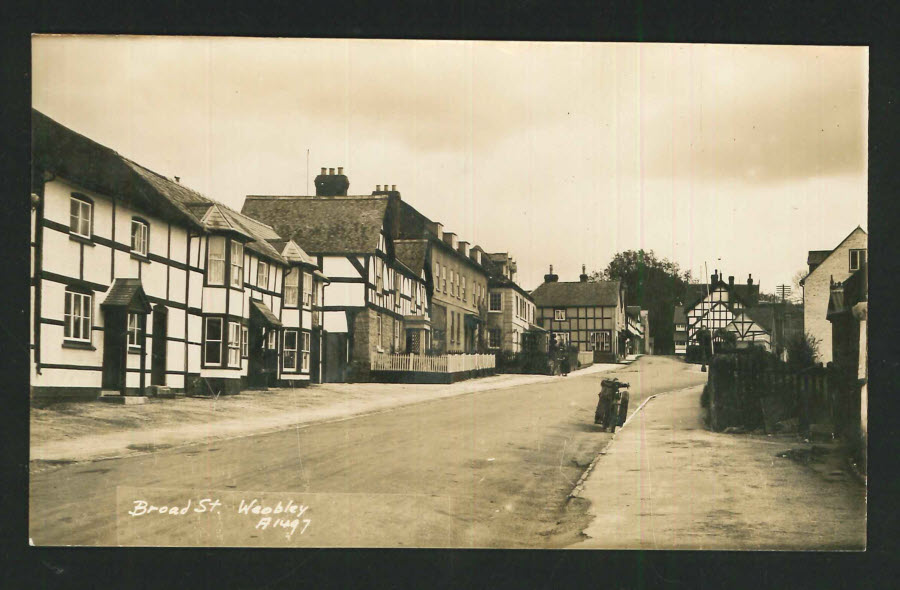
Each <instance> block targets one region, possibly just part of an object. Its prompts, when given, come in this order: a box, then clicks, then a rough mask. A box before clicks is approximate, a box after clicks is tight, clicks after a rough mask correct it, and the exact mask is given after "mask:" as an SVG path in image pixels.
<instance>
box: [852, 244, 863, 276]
mask: <svg viewBox="0 0 900 590" xmlns="http://www.w3.org/2000/svg"><path fill="white" fill-rule="evenodd" d="M865 264H866V251H865V249H859V250H850V270H851V271H855V270H859V269H861V268H862V267H863V266H865Z"/></svg>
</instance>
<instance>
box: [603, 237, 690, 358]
mask: <svg viewBox="0 0 900 590" xmlns="http://www.w3.org/2000/svg"><path fill="white" fill-rule="evenodd" d="M588 280H590V281H600V280H619V281H622V283H623V284H624V285H625V304H626V305H639V306H640V307H641V309H646V310H648V311H649V315H650V334H651V336H653V339H654V348H655V350H656V351H658V352H661V353H663V354H672V353H674V352H675V342H674V340H675V339H674V336H675V326H674V317H673V314H674V310H675V304H676V303H677V302H681V301H684V296H685V285H686V284H687V283H689V282H690V281H691V273H690V271H688V272H683V271H682V270H681V269H680V268H679V267H678V265H677V264H676V263H674V262H672V261H670V260H668V259H666V258H657V257H656V255H655V254H654V253H653V251H652V250H649V251H645V250H626V251H625V252H619V253H618V254H616V255H615V256H613V259H612V260H611V261H610V262H609V264H608V265H607V267H606V268H605V269H604V270H602V271H600V272H596V271H595V272H593V273H592V274H591V276H590V277H589V279H588Z"/></svg>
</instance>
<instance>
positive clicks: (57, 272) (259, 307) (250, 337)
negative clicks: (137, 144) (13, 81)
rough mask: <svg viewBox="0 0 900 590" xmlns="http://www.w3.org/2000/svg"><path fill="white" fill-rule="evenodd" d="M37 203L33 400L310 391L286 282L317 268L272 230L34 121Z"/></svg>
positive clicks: (300, 321)
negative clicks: (254, 388) (150, 391)
mask: <svg viewBox="0 0 900 590" xmlns="http://www.w3.org/2000/svg"><path fill="white" fill-rule="evenodd" d="M33 203H34V206H33V210H32V236H33V238H32V320H33V326H34V329H33V332H32V342H31V349H32V364H31V366H32V375H31V384H32V393H33V395H34V396H35V397H47V396H49V397H56V396H67V397H68V396H80V397H86V398H92V397H96V396H97V395H98V394H99V393H101V391H104V390H105V391H106V392H108V393H110V394H120V395H121V394H136V393H144V392H146V390H147V388H148V386H151V385H153V386H163V387H168V388H170V389H171V390H175V391H179V390H181V391H184V390H192V391H195V392H197V393H204V392H205V393H222V392H224V393H234V392H237V391H239V390H240V388H241V386H242V385H254V384H255V385H260V386H263V385H272V384H276V383H286V382H292V383H308V382H309V380H310V375H311V373H312V372H313V370H312V367H313V366H314V365H316V364H317V363H318V359H310V360H309V361H308V362H306V364H304V362H305V361H304V360H303V359H304V358H306V357H304V354H305V352H307V351H309V347H307V348H306V349H304V345H305V344H306V340H307V339H306V338H305V337H303V336H299V334H300V332H304V331H305V332H308V333H312V330H313V328H314V319H315V318H314V317H313V315H312V314H311V313H310V314H308V315H307V316H306V317H305V318H301V317H296V318H294V317H290V316H291V314H290V312H288V313H285V309H284V308H285V306H284V305H283V298H284V289H285V287H284V276H285V273H286V272H287V273H288V274H289V275H290V274H292V273H294V272H296V273H308V274H310V276H312V273H314V272H315V270H316V269H315V267H314V266H313V265H312V264H311V259H309V258H308V256H306V255H305V253H303V252H302V250H300V248H299V247H298V246H297V245H296V244H290V243H288V242H285V241H283V240H282V239H281V237H280V236H278V235H277V234H276V233H275V232H274V230H273V229H272V228H271V227H269V226H266V225H265V224H262V223H259V222H257V221H255V220H252V219H249V218H247V217H246V216H244V215H242V214H240V213H238V212H236V211H233V210H231V209H229V208H228V207H225V206H224V205H222V204H221V203H218V202H216V201H213V200H212V199H209V198H207V197H205V196H203V195H201V194H200V193H198V192H196V191H193V190H191V189H189V188H187V187H186V186H184V185H182V184H181V183H179V182H178V181H177V180H175V179H169V178H166V177H164V176H162V175H160V174H157V173H155V172H153V171H151V170H148V169H147V168H145V167H143V166H141V165H140V164H137V163H136V162H133V161H131V160H129V159H127V158H125V157H123V156H121V155H119V154H118V153H116V152H115V151H113V150H111V149H109V148H107V147H105V146H102V145H100V144H98V143H96V142H94V141H92V140H90V139H88V138H86V137H84V136H82V135H79V134H77V133H75V132H74V131H72V130H70V129H68V128H66V127H64V126H62V125H60V124H59V123H57V122H55V121H53V120H52V119H50V118H48V117H46V116H45V115H43V114H42V113H39V112H37V111H34V112H33ZM323 279H324V275H322V274H321V273H319V274H318V276H316V277H315V280H314V281H313V282H312V285H310V287H309V288H310V289H311V290H314V289H315V288H316V285H317V284H319V283H321V282H322V280H323ZM310 311H311V309H310ZM285 324H287V325H289V326H290V327H291V328H292V329H296V330H297V332H298V342H299V343H298V345H297V348H296V350H294V349H293V348H292V341H291V340H289V341H288V342H287V343H285V342H284V341H283V340H282V330H283V328H284V326H285ZM254 337H255V339H254ZM289 338H292V337H291V336H289ZM285 344H287V345H288V348H285V346H284V345H285ZM294 355H296V358H297V359H299V360H297V361H296V362H295V361H294V360H291V359H293V358H295V356H294Z"/></svg>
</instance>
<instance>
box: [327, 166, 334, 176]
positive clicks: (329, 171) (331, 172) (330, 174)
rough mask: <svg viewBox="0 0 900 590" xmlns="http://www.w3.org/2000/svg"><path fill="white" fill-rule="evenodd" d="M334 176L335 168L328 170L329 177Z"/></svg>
mask: <svg viewBox="0 0 900 590" xmlns="http://www.w3.org/2000/svg"><path fill="white" fill-rule="evenodd" d="M333 175H334V168H329V169H328V176H333Z"/></svg>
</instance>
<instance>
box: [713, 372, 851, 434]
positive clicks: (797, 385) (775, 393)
mask: <svg viewBox="0 0 900 590" xmlns="http://www.w3.org/2000/svg"><path fill="white" fill-rule="evenodd" d="M707 388H708V395H709V417H710V426H711V427H712V428H713V430H723V429H724V428H727V427H728V426H741V427H744V428H747V429H757V428H762V429H764V430H765V431H766V432H770V433H771V432H777V431H779V430H781V429H782V428H783V427H784V425H785V424H788V425H790V426H791V427H793V426H796V428H797V430H798V431H799V432H800V433H803V434H807V435H808V434H809V433H810V428H811V426H812V425H816V426H817V428H819V429H820V430H825V431H826V432H827V431H829V430H830V433H831V435H832V436H836V435H839V434H840V433H842V432H843V431H845V430H847V428H848V427H849V426H852V425H853V424H854V421H858V419H859V412H858V409H855V408H857V407H858V405H859V404H858V403H854V392H855V388H854V384H853V383H852V382H851V380H848V379H845V378H844V376H842V375H841V374H840V373H839V372H837V371H835V370H831V369H826V368H822V367H813V368H809V369H805V370H802V371H796V370H792V369H791V368H790V367H788V366H787V365H785V364H783V363H780V362H765V363H760V362H753V359H748V358H746V357H742V356H741V355H716V358H714V359H713V361H712V362H711V363H710V373H709V382H708V384H707ZM856 399H858V393H857V396H856ZM779 424H781V426H779Z"/></svg>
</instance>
